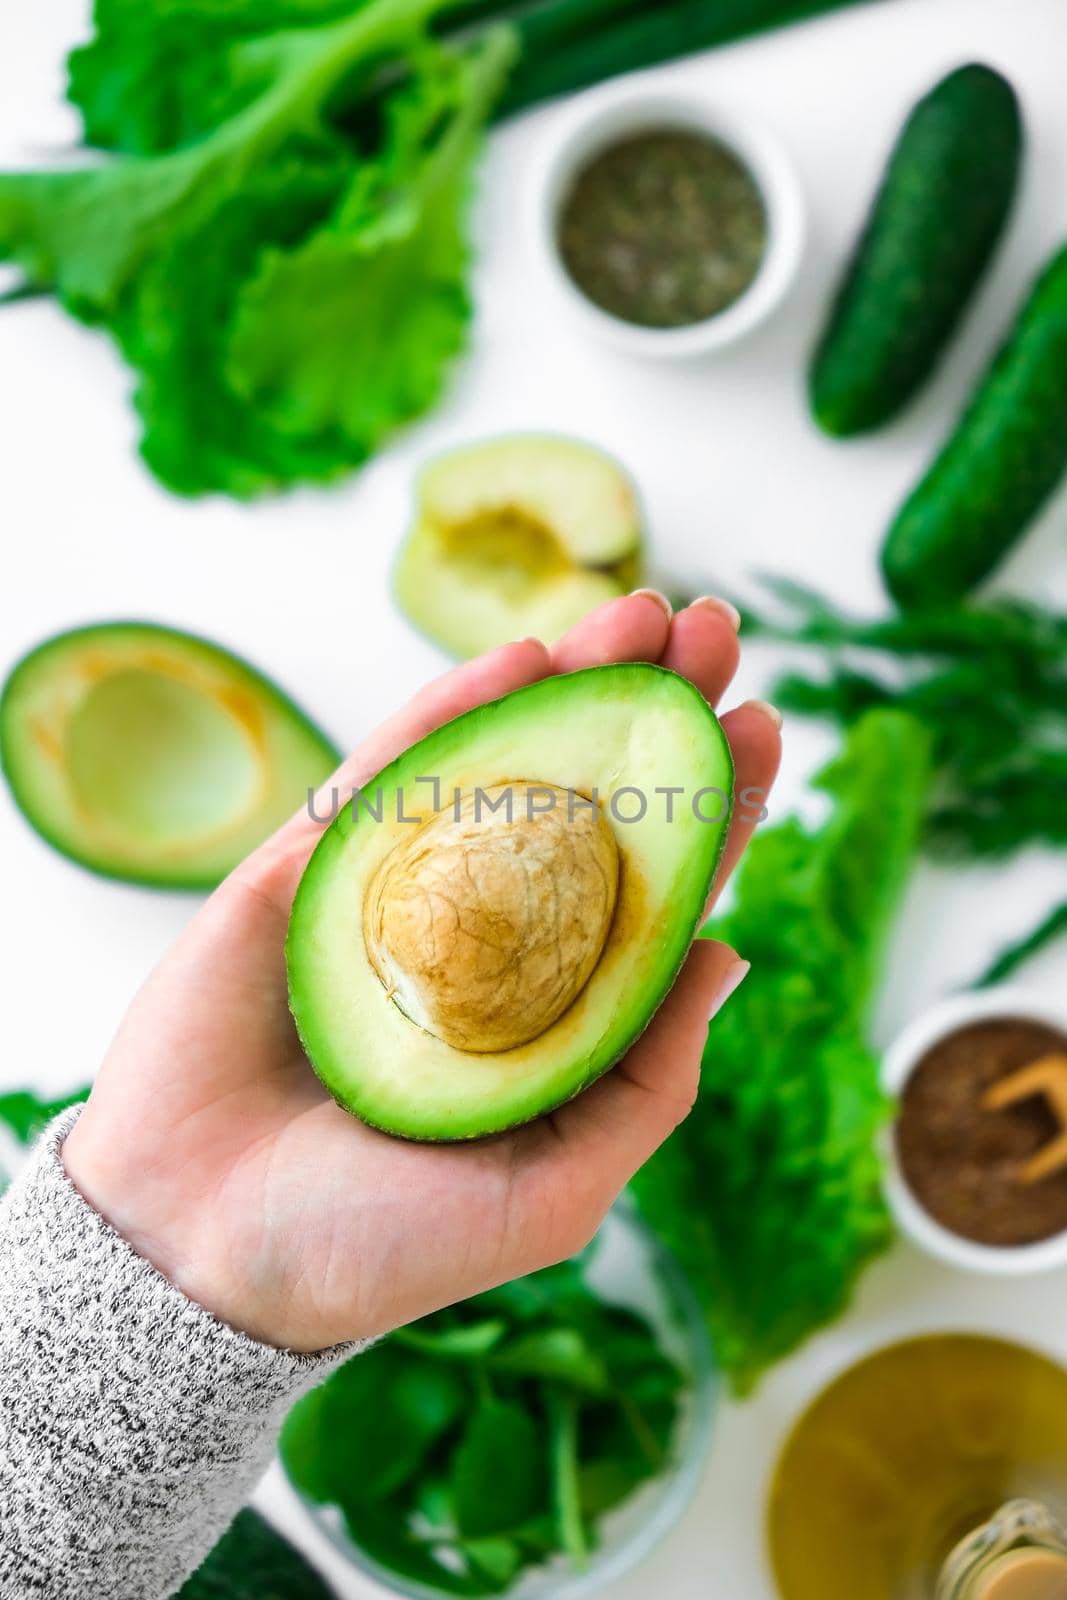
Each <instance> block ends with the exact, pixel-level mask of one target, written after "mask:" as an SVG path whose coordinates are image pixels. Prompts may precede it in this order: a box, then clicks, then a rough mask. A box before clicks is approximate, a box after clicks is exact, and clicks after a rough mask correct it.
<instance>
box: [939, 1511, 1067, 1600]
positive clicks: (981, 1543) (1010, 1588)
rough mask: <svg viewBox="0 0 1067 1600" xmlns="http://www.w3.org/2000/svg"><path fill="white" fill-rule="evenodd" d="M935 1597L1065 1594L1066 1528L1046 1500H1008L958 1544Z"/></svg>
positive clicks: (978, 1599) (1005, 1598)
mask: <svg viewBox="0 0 1067 1600" xmlns="http://www.w3.org/2000/svg"><path fill="white" fill-rule="evenodd" d="M934 1600H1067V1533H1065V1532H1064V1530H1063V1528H1062V1527H1060V1526H1059V1524H1058V1523H1057V1522H1056V1520H1055V1519H1054V1518H1053V1517H1052V1516H1051V1515H1050V1514H1049V1512H1048V1511H1047V1510H1046V1509H1045V1507H1044V1506H1039V1505H1036V1504H1035V1503H1034V1502H1033V1501H1032V1500H1012V1501H1009V1503H1008V1504H1007V1505H1006V1506H1001V1508H1000V1510H999V1511H998V1512H997V1514H996V1516H994V1517H992V1518H991V1519H990V1521H989V1522H987V1523H986V1524H985V1526H984V1527H981V1528H978V1529H976V1530H975V1532H974V1533H972V1534H970V1535H969V1536H968V1537H967V1538H966V1539H964V1540H962V1541H961V1542H960V1544H959V1545H958V1546H957V1547H956V1549H955V1550H954V1551H953V1553H952V1555H951V1556H950V1557H949V1559H948V1561H947V1562H946V1563H945V1568H944V1571H943V1572H942V1574H941V1581H940V1583H939V1584H938V1587H937V1594H936V1595H935V1597H934Z"/></svg>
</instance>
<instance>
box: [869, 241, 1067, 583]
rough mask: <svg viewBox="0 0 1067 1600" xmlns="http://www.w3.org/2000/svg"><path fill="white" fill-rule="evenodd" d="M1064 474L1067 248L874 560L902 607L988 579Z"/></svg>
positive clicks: (1038, 288) (1036, 291)
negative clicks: (880, 555)
mask: <svg viewBox="0 0 1067 1600" xmlns="http://www.w3.org/2000/svg"><path fill="white" fill-rule="evenodd" d="M1065 471H1067V246H1065V247H1064V248H1062V249H1061V250H1060V251H1059V253H1058V254H1057V255H1055V256H1054V257H1053V258H1052V260H1051V262H1050V263H1049V264H1048V266H1047V267H1046V268H1045V270H1044V272H1042V274H1041V276H1040V277H1039V278H1038V280H1037V282H1036V284H1035V285H1034V288H1033V290H1032V292H1031V294H1030V297H1029V299H1028V300H1027V301H1026V303H1025V305H1024V306H1023V308H1022V311H1021V312H1020V314H1019V318H1018V320H1017V322H1016V324H1015V327H1014V329H1013V330H1012V332H1011V334H1010V336H1009V338H1008V340H1007V343H1006V344H1005V345H1004V346H1003V348H1002V349H1001V350H1000V352H999V354H998V355H997V357H996V359H995V360H994V362H993V364H992V366H991V367H990V369H989V371H988V373H987V374H986V376H985V377H984V379H983V380H982V382H981V383H980V384H979V386H978V388H977V389H976V391H975V393H974V396H973V398H972V400H971V403H970V405H969V406H968V408H967V410H966V411H965V412H964V414H963V417H962V418H961V420H960V422H959V424H958V426H957V428H956V431H955V433H954V434H953V435H952V436H951V438H950V439H949V440H948V442H947V444H946V445H945V446H944V448H943V449H942V451H941V454H940V455H939V456H938V457H937V459H936V460H935V461H934V463H933V465H932V466H931V467H930V469H929V471H928V472H927V474H926V476H925V477H924V478H923V479H922V481H921V482H920V483H919V485H918V486H917V488H916V489H915V490H914V491H913V492H912V494H911V496H910V497H909V499H908V500H906V501H905V503H904V505H903V506H902V507H901V509H900V511H899V512H898V514H897V517H896V520H895V521H894V523H893V525H892V527H891V528H890V530H889V534H888V536H887V538H886V542H885V545H884V547H883V550H882V571H883V572H884V574H885V579H886V583H887V584H888V585H889V589H890V592H891V594H892V595H893V597H894V598H895V599H896V600H897V602H898V603H899V604H900V605H901V606H904V607H919V606H925V605H931V604H938V603H941V602H945V601H953V600H957V599H959V598H960V597H961V596H963V595H965V594H967V593H968V591H969V590H971V589H973V588H974V586H975V585H976V584H978V583H980V582H981V581H982V579H983V578H985V577H987V576H988V575H989V573H990V572H992V570H993V568H994V567H995V566H996V565H997V563H998V562H999V561H1000V560H1001V558H1002V557H1003V556H1005V555H1007V553H1008V551H1009V550H1010V549H1011V547H1012V546H1013V545H1014V544H1015V543H1016V541H1017V540H1018V539H1019V538H1020V537H1021V536H1022V534H1023V533H1024V532H1025V531H1026V528H1027V526H1028V525H1029V523H1030V522H1031V521H1032V520H1033V518H1034V517H1035V516H1036V515H1037V513H1038V511H1040V509H1041V507H1042V506H1043V505H1044V503H1045V501H1046V500H1047V499H1048V498H1049V496H1050V495H1051V494H1052V492H1053V490H1054V489H1055V488H1056V486H1057V485H1058V484H1059V482H1060V479H1061V478H1062V477H1063V475H1064V472H1065Z"/></svg>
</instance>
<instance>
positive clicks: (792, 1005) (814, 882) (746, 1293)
mask: <svg viewBox="0 0 1067 1600" xmlns="http://www.w3.org/2000/svg"><path fill="white" fill-rule="evenodd" d="M928 778H929V751H928V740H927V737H926V735H925V733H924V731H923V729H922V726H921V724H920V723H918V722H917V721H916V720H914V719H913V718H910V717H907V716H904V715H902V714H899V713H896V712H881V711H879V712H874V713H871V714H870V715H869V716H867V717H865V718H864V719H862V720H861V721H860V722H859V723H858V724H857V725H856V726H855V728H854V729H853V730H852V732H851V734H850V735H849V739H848V743H847V745H846V747H845V749H844V752H843V753H842V755H841V756H840V758H839V759H838V760H837V761H835V762H834V763H833V764H832V766H830V767H829V768H828V769H827V770H826V772H825V773H824V774H823V775H822V777H821V779H820V780H819V785H820V787H821V788H822V789H823V790H824V791H825V792H826V793H828V794H829V795H830V796H831V798H832V801H833V810H832V812H831V814H830V816H829V818H828V820H827V821H825V822H824V823H823V824H822V826H821V827H819V828H817V829H809V828H806V827H804V826H803V825H802V824H801V823H800V822H799V821H796V820H789V821H786V822H784V823H782V824H780V825H777V826H774V827H771V828H767V829H765V830H763V831H760V832H758V833H757V835H756V838H755V839H754V840H753V843H752V845H751V846H750V849H749V852H748V855H747V857H746V859H745V862H744V864H743V866H742V868H741V871H740V873H739V877H738V882H737V889H736V903H735V906H734V909H733V910H732V911H731V912H730V913H729V914H728V915H726V916H724V917H722V918H720V919H719V920H718V921H717V922H716V923H715V924H714V925H713V926H712V927H711V928H710V929H709V930H708V932H709V934H710V936H712V937H715V938H721V939H725V940H727V941H729V942H730V943H731V944H732V945H734V947H735V948H736V949H737V950H739V951H740V953H741V954H742V955H743V956H745V957H746V959H748V960H750V961H751V962H752V971H751V973H750V974H749V976H748V977H747V978H746V980H745V982H744V983H743V984H742V986H741V988H740V989H739V990H738V992H737V994H736V995H735V996H734V998H733V999H732V1000H731V1002H730V1004H729V1006H728V1007H727V1008H726V1009H725V1011H724V1012H723V1013H722V1015H721V1016H720V1017H718V1018H716V1020H715V1021H714V1023H713V1024H712V1026H711V1028H710V1030H709V1034H708V1044H707V1049H706V1051H705V1054H704V1061H703V1071H702V1079H701V1087H700V1094H699V1097H698V1100H697V1104H696V1107H695V1109H694V1111H693V1112H692V1114H691V1116H690V1117H689V1118H688V1120H687V1121H686V1122H684V1123H683V1124H682V1126H681V1127H680V1128H679V1129H678V1131H677V1132H676V1133H675V1134H674V1135H673V1136H672V1138H671V1139H670V1140H669V1141H668V1143H667V1144H666V1145H665V1146H664V1147H663V1149H662V1150H661V1151H660V1152H659V1153H658V1154H657V1155H656V1156H655V1157H653V1159H652V1160H651V1161H650V1162H649V1163H648V1165H647V1166H646V1167H645V1168H644V1169H643V1170H642V1171H641V1172H640V1173H639V1174H638V1176H637V1178H636V1180H635V1182H634V1191H635V1194H636V1196H637V1200H638V1203H639V1205H640V1207H641V1209H642V1211H643V1213H644V1215H645V1216H646V1218H647V1220H648V1221H649V1222H650V1223H651V1224H652V1226H653V1227H655V1228H656V1230H657V1231H658V1232H659V1234H660V1235H661V1237H662V1238H663V1239H664V1240H665V1242H666V1243H667V1244H668V1245H669V1246H670V1247H671V1249H672V1250H673V1251H674V1252H675V1254H676V1255H677V1256H678V1258H679V1260H680V1261H681V1263H682V1265H683V1266H684V1267H685V1269H686V1270H687V1272H688V1274H689V1276H690V1278H691V1280H692V1282H693V1284H694V1287H695V1288H696V1290H697V1293H698V1294H699V1295H700V1296H701V1299H702V1301H703V1303H704V1306H705V1310H706V1313H707V1318H708V1324H709V1328H710V1330H711V1333H712V1336H713V1339H714V1342H715V1345H716V1350H717V1353H718V1358H719V1361H720V1363H721V1365H722V1366H723V1368H724V1369H725V1371H726V1372H727V1373H728V1374H729V1377H730V1379H731V1381H732V1383H733V1386H734V1388H735V1390H736V1391H737V1392H738V1393H746V1392H748V1391H749V1390H750V1389H751V1388H752V1387H753V1385H754V1384H755V1382H756V1381H757V1379H758V1378H759V1376H760V1374H761V1373H762V1372H763V1370H764V1369H765V1368H766V1367H767V1366H768V1365H769V1364H770V1363H772V1362H774V1361H777V1360H779V1359H781V1358H782V1357H783V1356H785V1355H787V1354H789V1352H790V1351H792V1350H793V1349H794V1348H795V1347H796V1346H797V1345H798V1344H800V1343H801V1341H802V1340H803V1339H805V1338H806V1337H807V1336H808V1335H809V1334H810V1333H811V1332H813V1331H814V1330H815V1329H816V1328H818V1327H819V1326H820V1325H822V1324H823V1323H825V1322H826V1321H828V1320H830V1319H832V1318H833V1317H835V1316H837V1315H838V1314H839V1313H840V1312H841V1311H842V1310H843V1309H844V1307H845V1305H846V1303H847V1300H848V1297H849V1294H850V1291H851V1288H852V1285H853V1282H854V1280H855V1278H856V1275H857V1273H858V1272H859V1271H860V1269H861V1268H862V1266H863V1265H864V1263H865V1262H866V1261H868V1260H869V1259H870V1258H871V1257H872V1256H873V1255H874V1254H875V1253H877V1252H878V1251H879V1250H881V1249H882V1248H884V1247H885V1245H886V1244H887V1243H888V1241H889V1239H890V1224H889V1217H888V1214H887V1211H886V1207H885V1204H884V1202H883V1199H882V1194H881V1183H880V1167H879V1161H878V1157H877V1152H876V1145H877V1135H878V1132H879V1129H880V1128H881V1126H882V1124H883V1121H884V1118H885V1115H886V1105H885V1102H884V1099H883V1096H882V1094H881V1091H880V1089H879V1084H878V1063H877V1060H876V1058H875V1056H874V1055H873V1054H872V1052H871V1050H870V1048H869V1046H868V1043H867V1040H866V1021H867V1013H868V1010H869V1006H870V1003H871V998H872V994H873V990H874V988H875V986H876V982H877V974H878V967H879V960H880V957H881V954H882V951H883V948H884V943H885V939H886V936H887V934H888V931H889V927H890V925H891V921H892V916H893V912H894V909H895V906H896V903H897V900H898V897H899V895H900V892H901V889H902V887H903V885H904V882H905V880H906V877H907V874H908V871H909V869H910V867H911V864H912V861H913V858H914V854H915V851H916V848H917V841H918V837H919V831H920V827H921V823H922V819H923V814H924V806H925V802H926V794H927V784H928Z"/></svg>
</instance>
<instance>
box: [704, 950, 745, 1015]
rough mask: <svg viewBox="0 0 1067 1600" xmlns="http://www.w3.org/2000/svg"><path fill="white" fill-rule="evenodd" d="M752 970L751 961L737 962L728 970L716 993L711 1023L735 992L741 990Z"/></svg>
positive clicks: (711, 1012) (712, 1003)
mask: <svg viewBox="0 0 1067 1600" xmlns="http://www.w3.org/2000/svg"><path fill="white" fill-rule="evenodd" d="M751 970H752V963H751V961H735V962H734V964H733V966H731V967H728V968H727V971H726V976H725V977H724V978H723V980H722V983H721V984H720V985H719V987H718V989H717V990H716V991H715V998H714V1000H713V1001H712V1002H711V1010H710V1011H709V1012H708V1021H709V1022H710V1021H711V1020H712V1018H713V1017H717V1016H718V1014H719V1012H720V1011H721V1010H722V1008H723V1006H724V1005H725V1004H726V1002H727V1000H729V998H730V996H731V995H732V994H733V992H734V990H735V989H738V988H740V986H741V984H742V983H743V982H744V979H745V978H746V977H747V976H748V974H749V972H751Z"/></svg>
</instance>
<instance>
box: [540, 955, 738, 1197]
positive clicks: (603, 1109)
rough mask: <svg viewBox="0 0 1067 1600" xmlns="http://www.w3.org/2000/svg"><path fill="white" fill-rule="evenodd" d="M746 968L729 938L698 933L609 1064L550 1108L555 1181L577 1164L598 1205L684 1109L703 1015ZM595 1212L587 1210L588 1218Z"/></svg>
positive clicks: (692, 1091) (704, 1026) (691, 1094)
mask: <svg viewBox="0 0 1067 1600" xmlns="http://www.w3.org/2000/svg"><path fill="white" fill-rule="evenodd" d="M747 971H748V963H747V962H744V961H742V960H741V959H740V958H739V957H738V955H737V954H736V952H735V951H733V950H731V949H730V947H729V945H725V944H719V943H717V942H715V941H714V940H711V939H698V940H697V942H696V944H695V945H694V946H693V948H692V950H691V951H690V953H689V956H688V958H687V960H686V963H685V966H684V967H683V968H682V972H681V975H680V976H679V978H678V981H677V983H676V984H675V986H674V988H673V989H672V990H671V992H670V994H669V995H668V996H667V999H666V1000H665V1001H664V1002H663V1005H662V1006H661V1007H660V1009H659V1011H658V1012H657V1013H656V1016H655V1017H654V1018H653V1021H652V1023H651V1025H650V1027H649V1028H648V1029H647V1031H646V1032H645V1033H644V1034H643V1035H642V1037H641V1038H640V1039H639V1040H638V1042H637V1044H636V1045H635V1046H634V1047H633V1049H632V1050H631V1051H630V1052H629V1054H628V1055H627V1056H626V1058H625V1060H623V1061H621V1062H620V1063H619V1065H618V1066H617V1067H615V1069H614V1070H613V1071H612V1072H609V1073H607V1074H606V1076H605V1077H603V1078H601V1080H600V1082H599V1083H595V1084H594V1085H593V1086H592V1088H591V1089H587V1090H586V1092H585V1093H584V1094H583V1095H580V1096H579V1097H578V1099H577V1100H573V1101H572V1102H571V1103H570V1104H569V1105H566V1106H563V1107H561V1108H560V1110H559V1111H557V1112H555V1114H554V1115H553V1118H552V1122H553V1125H554V1128H555V1131H556V1133H557V1135H558V1139H557V1141H556V1146H555V1153H554V1154H550V1156H549V1159H550V1160H553V1161H556V1162H558V1163H561V1166H560V1172H559V1178H560V1181H561V1183H562V1182H563V1181H564V1180H568V1181H569V1182H570V1183H573V1182H574V1181H576V1173H577V1171H578V1169H579V1168H580V1169H581V1170H583V1171H584V1172H585V1174H586V1175H587V1179H588V1183H589V1185H591V1188H587V1189H586V1190H585V1193H586V1194H587V1196H588V1199H587V1204H588V1206H589V1207H591V1208H592V1209H593V1210H595V1211H601V1210H606V1209H607V1207H608V1206H609V1205H610V1204H611V1203H612V1201H613V1200H614V1198H615V1196H616V1195H617V1194H618V1193H619V1192H620V1191H621V1189H622V1188H623V1187H624V1186H625V1185H626V1184H627V1183H628V1182H629V1181H630V1179H631V1178H632V1177H633V1175H634V1173H635V1172H636V1171H637V1169H638V1168H639V1167H641V1166H643V1165H644V1163H645V1162H646V1161H647V1160H648V1158H649V1157H650V1156H651V1155H652V1154H653V1152H654V1151H655V1150H657V1149H658V1148H659V1146H660V1145H661V1144H662V1143H663V1141H664V1139H666V1138H667V1137H668V1135H669V1134H670V1133H672V1132H673V1130H674V1129H675V1128H676V1127H677V1126H678V1124H679V1122H681V1121H682V1120H683V1118H684V1117H685V1116H686V1115H687V1113H688V1112H689V1110H690V1108H691V1106H692V1104H693V1101H694V1099H695V1097H696V1092H697V1088H698V1085H699V1082H700V1058H701V1056H702V1054H703V1051H704V1043H705V1040H706V1039H707V1033H708V1022H709V1020H710V1018H711V1017H713V1016H714V1015H715V1014H716V1012H717V1011H718V1010H719V1008H720V1007H721V1006H722V1005H724V1004H725V1002H726V1000H727V999H728V998H729V996H730V995H731V994H732V993H733V991H734V990H735V989H736V988H737V986H738V984H739V983H740V982H741V980H742V979H743V978H744V976H745V973H746V972H747ZM597 1220H598V1218H596V1217H594V1218H593V1219H592V1221H593V1222H594V1223H595V1222H596V1221H597Z"/></svg>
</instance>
